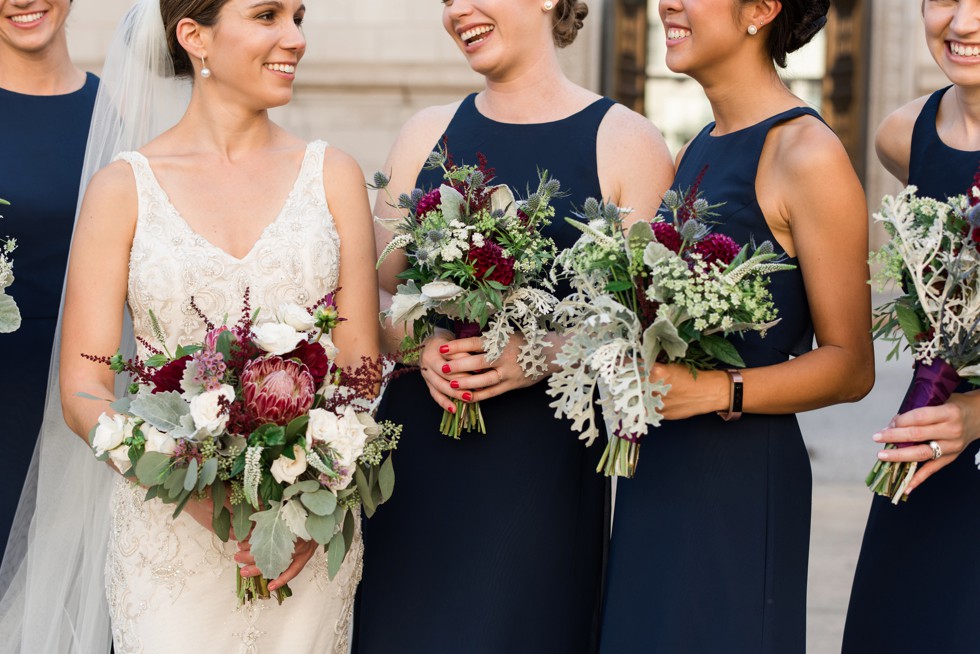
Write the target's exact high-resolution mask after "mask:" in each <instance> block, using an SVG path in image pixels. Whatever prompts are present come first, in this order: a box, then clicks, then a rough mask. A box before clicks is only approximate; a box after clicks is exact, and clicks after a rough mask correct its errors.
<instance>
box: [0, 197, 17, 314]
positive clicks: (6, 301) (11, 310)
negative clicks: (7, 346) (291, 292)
mask: <svg viewBox="0 0 980 654" xmlns="http://www.w3.org/2000/svg"><path fill="white" fill-rule="evenodd" d="M9 204H10V203H9V202H7V201H6V200H2V199H0V205H9ZM2 217H3V216H0V218H2ZM16 248H17V240H16V239H12V238H4V239H0V334H9V333H10V332H15V331H17V329H18V328H19V327H20V310H19V309H18V308H17V303H16V302H14V298H12V297H10V296H9V295H7V293H6V290H7V287H8V286H10V285H11V284H13V283H14V260H13V259H11V258H10V254H11V253H12V252H13V251H14V250H15V249H16Z"/></svg>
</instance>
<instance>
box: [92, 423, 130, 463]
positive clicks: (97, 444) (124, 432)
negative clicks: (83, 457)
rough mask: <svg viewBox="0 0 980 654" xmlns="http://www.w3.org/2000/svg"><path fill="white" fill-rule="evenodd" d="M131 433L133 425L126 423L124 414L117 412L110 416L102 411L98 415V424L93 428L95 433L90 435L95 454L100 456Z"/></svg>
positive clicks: (118, 444)
mask: <svg viewBox="0 0 980 654" xmlns="http://www.w3.org/2000/svg"><path fill="white" fill-rule="evenodd" d="M132 434H133V426H132V425H131V424H129V423H128V421H127V420H126V416H124V415H121V414H118V413H117V414H116V415H114V416H111V417H110V416H108V415H106V414H104V413H103V414H102V415H101V416H99V426H98V427H96V428H95V435H94V436H93V437H92V447H93V448H95V455H96V456H102V455H103V454H105V453H106V452H108V451H110V450H114V449H116V448H117V447H119V446H120V445H122V442H123V441H124V440H126V438H128V437H129V436H132Z"/></svg>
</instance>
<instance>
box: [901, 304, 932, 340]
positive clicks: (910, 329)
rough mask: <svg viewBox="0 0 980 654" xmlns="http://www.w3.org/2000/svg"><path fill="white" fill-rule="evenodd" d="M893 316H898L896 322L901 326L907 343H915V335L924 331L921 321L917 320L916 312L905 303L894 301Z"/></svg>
mask: <svg viewBox="0 0 980 654" xmlns="http://www.w3.org/2000/svg"><path fill="white" fill-rule="evenodd" d="M895 316H896V317H897V318H898V324H899V326H900V327H901V328H902V333H904V334H905V339H906V340H907V341H908V342H909V343H915V337H916V336H918V335H919V334H921V333H922V332H924V331H925V329H923V328H922V321H921V320H919V315H918V313H916V311H915V309H913V308H912V307H910V306H908V305H907V304H904V303H902V302H896V303H895Z"/></svg>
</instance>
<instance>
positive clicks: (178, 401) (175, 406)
mask: <svg viewBox="0 0 980 654" xmlns="http://www.w3.org/2000/svg"><path fill="white" fill-rule="evenodd" d="M190 411H191V409H190V405H188V404H187V402H185V401H184V398H182V397H181V395H180V393H176V392H174V391H168V392H166V393H153V394H151V395H141V396H139V397H137V398H136V399H134V400H133V402H132V404H131V405H130V412H131V413H132V414H133V415H134V416H136V417H137V418H142V419H143V420H145V421H146V422H148V423H150V424H151V425H152V426H154V427H156V428H157V429H159V430H160V431H162V432H171V431H175V430H176V429H178V428H179V427H180V419H181V418H182V417H184V416H186V415H190Z"/></svg>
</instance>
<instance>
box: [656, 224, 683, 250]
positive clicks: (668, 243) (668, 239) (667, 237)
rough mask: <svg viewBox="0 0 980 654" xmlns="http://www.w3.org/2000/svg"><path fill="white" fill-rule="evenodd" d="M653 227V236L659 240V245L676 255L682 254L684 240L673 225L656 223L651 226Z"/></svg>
mask: <svg viewBox="0 0 980 654" xmlns="http://www.w3.org/2000/svg"><path fill="white" fill-rule="evenodd" d="M651 227H653V236H654V238H656V239H657V243H660V244H661V245H663V246H664V247H665V248H667V249H668V250H670V251H671V252H674V253H675V254H677V253H680V251H681V241H682V239H681V235H680V234H679V233H678V232H677V230H676V229H674V226H673V225H671V224H670V223H667V222H655V223H652V224H651Z"/></svg>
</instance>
